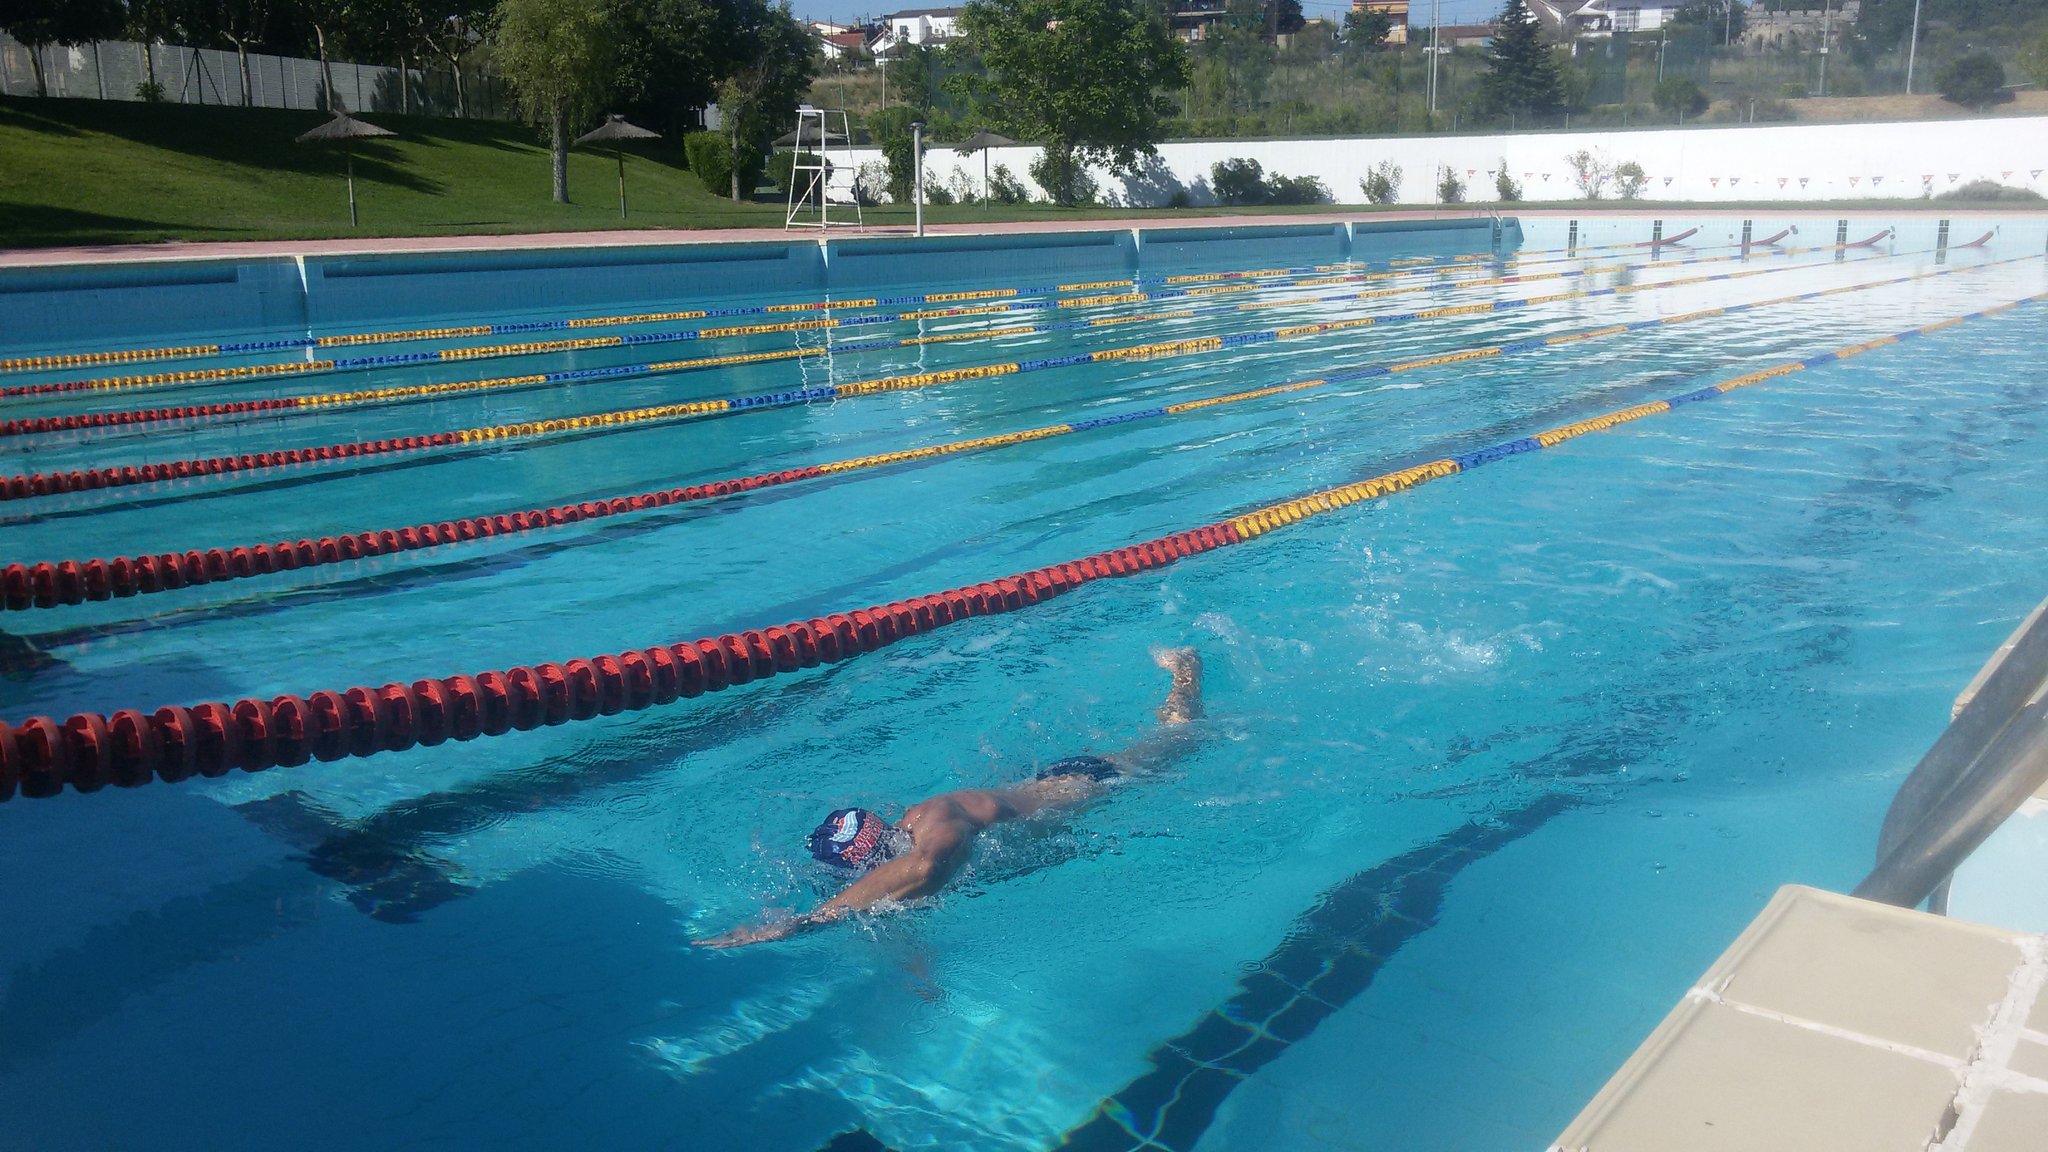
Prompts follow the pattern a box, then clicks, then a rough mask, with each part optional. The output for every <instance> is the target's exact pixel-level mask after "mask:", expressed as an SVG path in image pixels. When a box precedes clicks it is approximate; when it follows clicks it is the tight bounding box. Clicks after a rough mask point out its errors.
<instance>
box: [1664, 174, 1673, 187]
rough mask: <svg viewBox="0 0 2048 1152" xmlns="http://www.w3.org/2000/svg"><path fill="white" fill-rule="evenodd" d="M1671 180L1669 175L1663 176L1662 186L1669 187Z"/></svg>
mask: <svg viewBox="0 0 2048 1152" xmlns="http://www.w3.org/2000/svg"><path fill="white" fill-rule="evenodd" d="M1671 180H1672V178H1671V177H1669V176H1666V177H1665V178H1664V186H1665V187H1666V188H1669V187H1671Z"/></svg>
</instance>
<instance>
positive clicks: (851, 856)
mask: <svg viewBox="0 0 2048 1152" xmlns="http://www.w3.org/2000/svg"><path fill="white" fill-rule="evenodd" d="M895 833H896V829H894V828H891V827H889V822H888V821H886V820H884V819H882V818H881V817H880V816H877V815H875V814H874V813H873V812H870V811H868V810H867V809H865V808H841V809H839V810H838V811H836V812H834V813H832V814H831V815H830V816H827V817H825V822H824V823H823V824H820V825H818V826H817V828H815V829H813V830H812V832H811V855H813V856H816V857H817V858H818V859H819V860H821V861H823V862H825V863H827V864H831V865H833V866H834V867H838V868H851V869H854V870H855V871H861V872H864V871H866V870H868V869H869V868H873V867H874V866H875V865H877V864H880V863H881V862H882V861H884V860H887V859H889V858H890V857H893V856H895V855H897V854H898V853H899V852H900V851H901V850H902V844H901V841H902V840H903V839H904V837H901V836H899V835H896V834H895Z"/></svg>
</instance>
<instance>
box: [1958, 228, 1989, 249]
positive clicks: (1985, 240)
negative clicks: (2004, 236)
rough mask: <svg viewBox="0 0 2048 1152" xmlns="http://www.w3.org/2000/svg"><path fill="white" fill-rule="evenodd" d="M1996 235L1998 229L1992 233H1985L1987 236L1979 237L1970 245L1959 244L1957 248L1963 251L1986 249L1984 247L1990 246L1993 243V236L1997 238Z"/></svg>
mask: <svg viewBox="0 0 2048 1152" xmlns="http://www.w3.org/2000/svg"><path fill="white" fill-rule="evenodd" d="M1996 235H1998V229H1996V228H1993V229H1992V230H1991V231H1989V232H1986V233H1985V234H1983V235H1982V236H1979V237H1977V238H1976V239H1975V240H1972V241H1970V242H1969V243H1968V244H1958V245H1956V247H1957V248H1958V249H1962V248H1982V247H1984V246H1985V245H1986V244H1989V243H1991V238H1992V237H1993V236H1996Z"/></svg>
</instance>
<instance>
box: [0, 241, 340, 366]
mask: <svg viewBox="0 0 2048 1152" xmlns="http://www.w3.org/2000/svg"><path fill="white" fill-rule="evenodd" d="M305 323H306V308H305V293H304V291H303V290H302V289H301V287H300V285H299V273H298V267H297V264H296V263H295V262H294V261H293V260H291V259H289V258H287V257H265V258H261V259H245V260H199V261H185V260H180V261H162V262H146V261H138V262H132V263H126V264H85V265H51V266H45V267H31V268H0V352H4V353H6V354H19V353H23V352H29V353H32V352H35V351H38V350H41V349H45V348H59V347H65V346H69V345H75V344H78V343H80V342H91V343H102V342H120V341H134V340H154V339H162V338H166V337H179V336H200V337H208V338H210V337H213V336H218V335H237V334H241V333H249V332H260V331H264V330H275V329H280V328H302V327H304V325H305Z"/></svg>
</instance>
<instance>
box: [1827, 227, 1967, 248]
mask: <svg viewBox="0 0 2048 1152" xmlns="http://www.w3.org/2000/svg"><path fill="white" fill-rule="evenodd" d="M1897 231H1898V229H1896V228H1887V229H1885V230H1884V231H1882V232H1879V233H1877V234H1876V235H1874V236H1872V237H1870V238H1869V239H1868V240H1858V241H1857V242H1855V243H1854V244H1844V245H1842V247H1844V248H1868V247H1870V246H1871V245H1872V244H1875V243H1877V242H1878V241H1880V240H1886V239H1889V238H1891V237H1892V236H1893V235H1894V234H1895V233H1897ZM1987 239H1988V236H1987Z"/></svg>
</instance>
